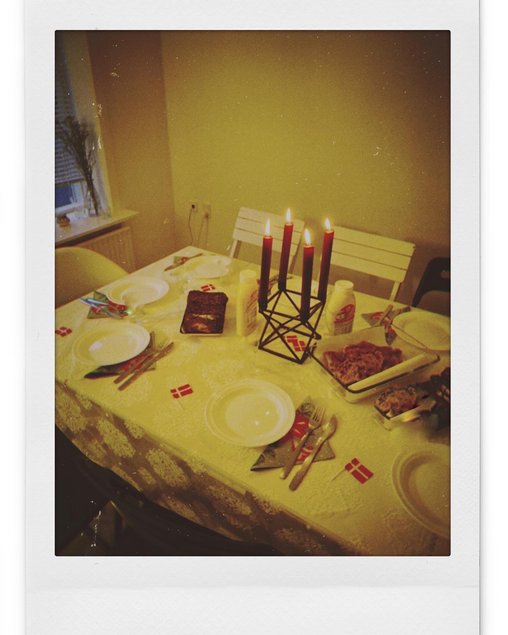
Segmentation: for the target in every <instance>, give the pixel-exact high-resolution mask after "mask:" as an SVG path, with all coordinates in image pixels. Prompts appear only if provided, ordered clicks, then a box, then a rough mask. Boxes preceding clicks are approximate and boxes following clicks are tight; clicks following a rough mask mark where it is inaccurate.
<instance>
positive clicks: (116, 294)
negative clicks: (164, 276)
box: [105, 276, 169, 306]
mask: <svg viewBox="0 0 508 635" xmlns="http://www.w3.org/2000/svg"><path fill="white" fill-rule="evenodd" d="M168 289H169V286H168V283H167V282H166V281H165V280H161V279H160V278H149V277H145V276H135V277H133V278H126V279H125V278H122V279H121V280H118V281H117V282H115V283H113V284H112V285H110V286H109V287H108V288H107V289H106V290H105V293H106V295H107V297H108V298H109V299H110V300H112V301H113V302H117V303H118V304H126V305H127V306H129V305H135V306H141V305H144V304H150V303H151V302H155V301H156V300H159V299H160V298H162V297H163V296H165V295H166V293H167V292H168Z"/></svg>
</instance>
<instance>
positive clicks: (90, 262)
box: [55, 247, 127, 307]
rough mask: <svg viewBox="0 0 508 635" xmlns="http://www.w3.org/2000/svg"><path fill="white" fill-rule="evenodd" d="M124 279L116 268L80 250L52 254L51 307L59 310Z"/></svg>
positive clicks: (61, 250)
mask: <svg viewBox="0 0 508 635" xmlns="http://www.w3.org/2000/svg"><path fill="white" fill-rule="evenodd" d="M125 275H127V272H126V271H125V269H122V267H120V265H117V264H116V263H115V262H113V261H112V260H110V259H109V258H106V256H103V255H102V254H98V253H96V252H95V251H92V250H91V249H84V248H83V247H59V248H58V249H56V251H55V278H56V280H55V282H56V285H55V305H56V306H57V307H58V306H61V305H62V304H67V302H70V301H71V300H75V299H76V298H79V297H80V296H82V295H84V294H85V293H89V292H90V291H93V290H95V289H98V288H99V287H103V286H104V285H105V284H109V283H110V282H113V281H114V280H118V278H122V277H123V276H125Z"/></svg>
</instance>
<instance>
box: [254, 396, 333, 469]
mask: <svg viewBox="0 0 508 635" xmlns="http://www.w3.org/2000/svg"><path fill="white" fill-rule="evenodd" d="M315 408H316V406H315V404H314V402H313V401H312V399H311V398H310V397H307V398H306V399H305V401H304V402H303V403H302V404H301V405H300V406H299V407H298V409H297V410H296V413H295V420H294V423H293V425H292V426H291V429H290V430H289V432H288V433H287V434H286V435H285V436H284V437H282V439H279V440H278V441H275V443H271V444H270V445H267V446H266V448H265V449H264V450H263V452H262V453H261V455H260V456H259V458H258V459H257V461H256V462H255V463H254V465H253V466H252V467H251V468H250V469H251V470H265V469H269V468H275V467H283V466H284V465H285V464H286V463H287V460H288V459H289V456H290V454H291V452H292V451H293V450H294V449H295V448H296V446H297V445H298V442H299V440H300V439H301V438H302V436H303V434H304V433H305V431H306V430H307V427H308V425H309V419H310V417H311V416H312V413H313V412H314V410H315ZM320 431H321V428H317V429H316V430H314V431H313V432H311V434H310V436H309V438H308V439H307V442H306V443H305V447H304V448H303V449H302V451H301V452H300V456H299V457H298V459H297V461H296V463H302V462H303V461H304V460H305V458H306V457H307V456H308V455H309V454H310V453H311V452H312V448H313V445H314V442H315V441H316V440H317V438H318V437H319V433H320ZM334 457H335V454H334V453H333V450H332V448H331V447H330V444H329V443H328V441H325V443H324V444H323V446H322V447H321V449H320V450H319V452H318V455H317V456H316V458H315V459H314V460H315V461H326V460H327V459H333V458H334Z"/></svg>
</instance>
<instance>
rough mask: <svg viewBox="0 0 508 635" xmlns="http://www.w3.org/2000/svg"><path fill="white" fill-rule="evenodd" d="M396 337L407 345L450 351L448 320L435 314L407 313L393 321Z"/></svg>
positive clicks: (401, 314)
mask: <svg viewBox="0 0 508 635" xmlns="http://www.w3.org/2000/svg"><path fill="white" fill-rule="evenodd" d="M393 326H394V327H395V331H396V333H397V335H399V336H400V337H401V338H403V339H406V340H407V341H408V342H409V343H412V342H415V341H417V342H420V343H421V344H423V345H424V346H426V347H427V348H428V349H430V350H432V351H443V352H444V351H449V350H450V318H448V317H446V316H445V315H438V314H437V313H428V312H422V311H409V312H407V313H400V314H399V315H397V316H396V317H395V318H394V320H393Z"/></svg>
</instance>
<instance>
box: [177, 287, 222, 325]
mask: <svg viewBox="0 0 508 635" xmlns="http://www.w3.org/2000/svg"><path fill="white" fill-rule="evenodd" d="M227 302H228V296H227V295H226V294H225V293H222V292H220V291H219V292H212V291H189V295H188V296H187V307H186V309H185V313H184V316H183V320H182V325H181V327H180V332H181V333H196V334H202V335H218V334H219V333H222V331H223V330H224V317H225V315H226V304H227Z"/></svg>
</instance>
